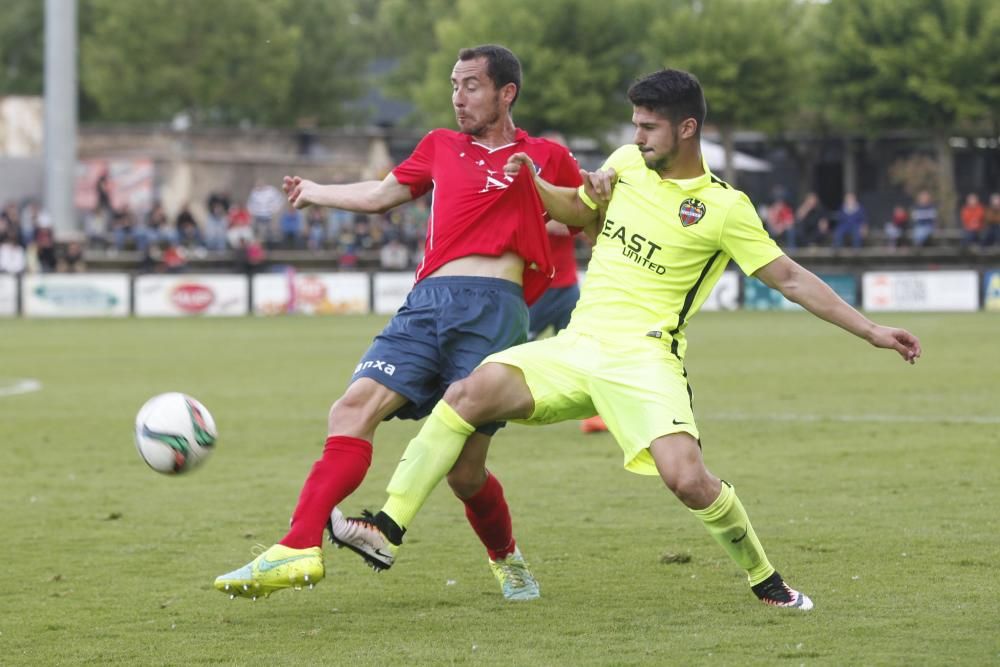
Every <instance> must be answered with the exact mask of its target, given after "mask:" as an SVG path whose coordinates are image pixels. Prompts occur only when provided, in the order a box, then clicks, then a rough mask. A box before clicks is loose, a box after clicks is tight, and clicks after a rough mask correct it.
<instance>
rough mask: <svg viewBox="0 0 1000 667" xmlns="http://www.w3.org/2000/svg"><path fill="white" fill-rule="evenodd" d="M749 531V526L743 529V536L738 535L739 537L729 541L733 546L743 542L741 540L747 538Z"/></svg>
mask: <svg viewBox="0 0 1000 667" xmlns="http://www.w3.org/2000/svg"><path fill="white" fill-rule="evenodd" d="M749 530H750V526H747V527H746V528H744V529H743V534H742V535H740V536H739V537H734V538H733V539H731V540H729V541H730V542H732V543H733V544H739V543H740V542H742V541H743V538H744V537H746V536H747V531H749Z"/></svg>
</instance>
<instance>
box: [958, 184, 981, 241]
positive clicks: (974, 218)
mask: <svg viewBox="0 0 1000 667" xmlns="http://www.w3.org/2000/svg"><path fill="white" fill-rule="evenodd" d="M959 215H960V217H961V218H962V250H966V249H968V247H969V246H970V245H973V244H978V243H979V242H980V241H981V240H982V239H981V238H980V237H981V235H982V233H983V227H984V225H985V223H986V207H985V206H983V204H982V202H981V201H979V195H977V194H976V193H975V192H970V193H969V194H967V195H966V196H965V206H963V207H962V210H961V211H960V213H959Z"/></svg>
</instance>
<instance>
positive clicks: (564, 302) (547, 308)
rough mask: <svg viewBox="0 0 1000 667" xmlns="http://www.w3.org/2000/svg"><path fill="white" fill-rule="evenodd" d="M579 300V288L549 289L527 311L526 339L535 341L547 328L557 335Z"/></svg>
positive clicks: (574, 286) (571, 286) (564, 326)
mask: <svg viewBox="0 0 1000 667" xmlns="http://www.w3.org/2000/svg"><path fill="white" fill-rule="evenodd" d="M579 299H580V286H579V285H576V284H573V285H569V286H567V287H550V288H549V289H547V290H546V291H545V294H542V296H541V298H539V299H538V301H536V302H535V303H533V304H531V308H530V309H529V310H528V314H529V317H530V324H529V325H528V331H529V334H528V337H529V338H531V339H535V338H537V337H538V334H540V333H542V332H543V331H545V329H547V328H548V327H549V326H552V328H553V329H555V333H558V332H560V331H562V330H563V329H565V328H566V325H568V324H569V316H570V315H571V314H572V313H573V309H574V308H576V302H577V301H578V300H579Z"/></svg>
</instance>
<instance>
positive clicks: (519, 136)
mask: <svg viewBox="0 0 1000 667" xmlns="http://www.w3.org/2000/svg"><path fill="white" fill-rule="evenodd" d="M528 137H529V135H528V133H527V132H525V131H524V130H522V129H521V128H519V127H515V128H514V141H512V142H510V143H509V144H504V145H503V146H497V147H496V148H490V147H488V146H484V145H483V144H481V143H479V142H478V141H476V140H475V139H474V138H473V137H472V135H470V134H467V135H465V140H466V141H468V142H469V143H470V144H475V145H476V146H479V147H480V148H483V149H485V150H486V151H488V152H490V153H496V152H497V151H499V150H502V149H504V148H510V147H511V146H513V145H514V144H517V143H520V142H522V141H524V140H525V139H527V138H528Z"/></svg>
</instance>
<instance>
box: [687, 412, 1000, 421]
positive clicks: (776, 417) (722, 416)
mask: <svg viewBox="0 0 1000 667" xmlns="http://www.w3.org/2000/svg"><path fill="white" fill-rule="evenodd" d="M701 419H702V421H712V420H717V421H734V422H738V421H769V422H770V421H774V422H825V421H828V422H848V423H857V422H870V423H902V424H1000V415H998V416H990V415H972V416H966V417H960V416H955V415H932V414H927V415H878V414H874V415H810V414H795V413H787V414H781V413H773V414H768V413H759V414H758V413H753V414H750V413H741V412H715V413H708V414H704V415H701Z"/></svg>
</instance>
